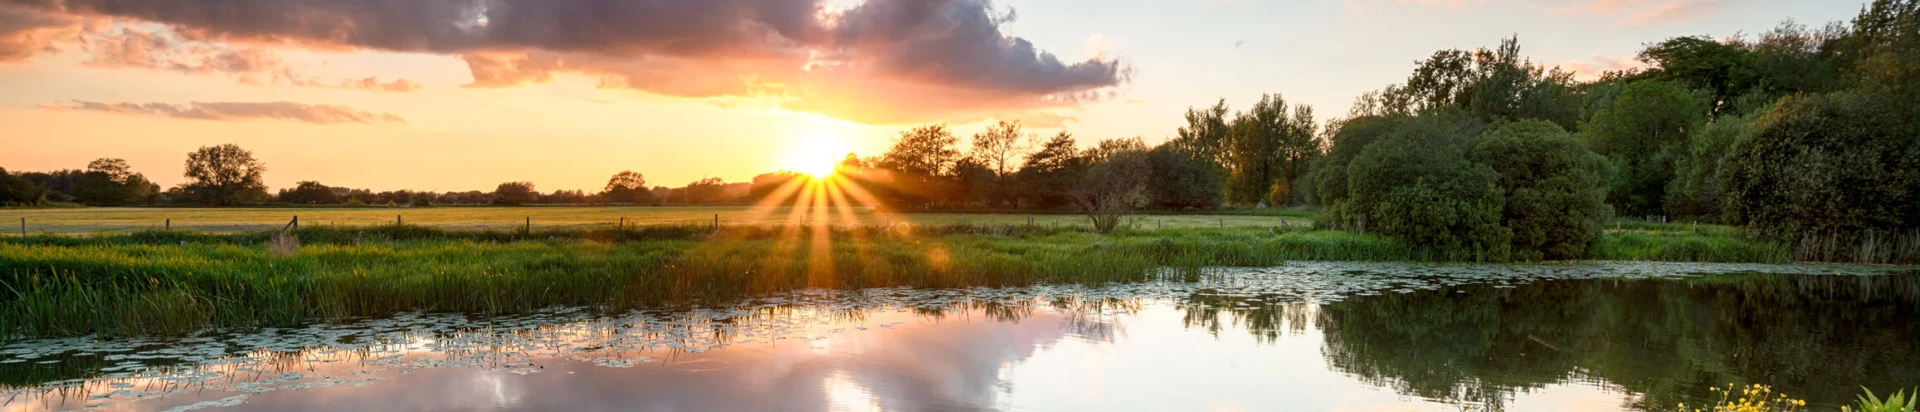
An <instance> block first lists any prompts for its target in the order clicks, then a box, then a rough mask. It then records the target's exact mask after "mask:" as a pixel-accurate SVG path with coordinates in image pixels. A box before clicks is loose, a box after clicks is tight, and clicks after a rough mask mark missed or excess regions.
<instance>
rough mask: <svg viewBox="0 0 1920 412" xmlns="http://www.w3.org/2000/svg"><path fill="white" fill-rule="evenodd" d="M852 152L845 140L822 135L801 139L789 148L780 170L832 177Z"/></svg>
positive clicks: (817, 176) (816, 176) (818, 176)
mask: <svg viewBox="0 0 1920 412" xmlns="http://www.w3.org/2000/svg"><path fill="white" fill-rule="evenodd" d="M850 152H851V148H850V147H849V145H848V144H847V142H846V139H844V138H839V137H832V136H821V135H816V136H810V137H801V138H797V139H795V140H794V142H793V144H792V145H791V146H790V147H788V149H787V153H786V156H785V158H784V159H782V160H781V162H780V168H781V169H784V170H789V171H794V172H800V173H806V174H807V175H808V176H813V177H815V178H823V177H827V176H829V175H832V174H833V172H834V169H836V168H837V166H839V164H840V160H841V159H842V157H843V156H846V154H847V153H850Z"/></svg>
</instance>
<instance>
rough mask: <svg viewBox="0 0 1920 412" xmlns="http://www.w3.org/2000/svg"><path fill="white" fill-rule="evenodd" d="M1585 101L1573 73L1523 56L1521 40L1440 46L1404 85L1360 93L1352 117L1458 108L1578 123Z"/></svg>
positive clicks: (1483, 116) (1489, 116) (1487, 117)
mask: <svg viewBox="0 0 1920 412" xmlns="http://www.w3.org/2000/svg"><path fill="white" fill-rule="evenodd" d="M1581 103H1582V99H1581V98H1580V96H1579V90H1578V87H1577V84H1576V82H1575V81H1574V80H1573V74H1572V73H1570V72H1566V71H1563V70H1560V69H1559V68H1558V67H1554V68H1547V67H1545V66H1542V65H1539V64H1535V63H1533V62H1532V61H1530V60H1527V59H1526V58H1524V57H1521V56H1520V41H1519V39H1518V38H1513V37H1509V38H1505V39H1501V40H1500V46H1499V47H1496V48H1494V49H1485V48H1482V49H1477V50H1473V51H1465V50H1441V51H1438V52H1434V54H1433V56H1431V57H1429V58H1427V59H1426V60H1421V61H1420V62H1419V65H1418V66H1417V67H1416V68H1415V69H1414V72H1413V75H1411V76H1409V77H1408V78H1407V81H1406V83H1405V84H1404V85H1393V86H1388V87H1387V88H1386V90H1382V91H1379V92H1374V93H1367V94H1364V95H1361V97H1360V99H1359V100H1358V101H1356V102H1354V110H1353V113H1352V116H1353V117H1361V116H1386V115H1402V116H1404V115H1413V114H1417V113H1421V112H1426V111H1431V110H1436V109H1440V108H1447V107H1451V108H1456V109H1459V110H1461V111H1463V112H1465V113H1467V114H1468V115H1471V116H1473V117H1475V118H1478V119H1480V120H1481V121H1483V122H1492V121H1498V120H1516V119H1541V120H1546V121H1550V122H1553V123H1554V124H1557V125H1560V127H1562V128H1566V129H1569V130H1572V129H1574V128H1575V127H1578V126H1579V117H1580V105H1581Z"/></svg>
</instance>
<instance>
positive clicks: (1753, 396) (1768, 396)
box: [1679, 383, 1807, 412]
mask: <svg viewBox="0 0 1920 412" xmlns="http://www.w3.org/2000/svg"><path fill="white" fill-rule="evenodd" d="M1712 390H1713V392H1714V393H1715V394H1718V395H1719V396H1720V399H1719V400H1718V401H1715V402H1714V403H1713V404H1712V405H1707V408H1706V409H1699V408H1694V409H1688V408H1687V404H1685V403H1682V404H1680V408H1679V410H1681V411H1693V412H1793V411H1798V410H1802V409H1801V408H1805V407H1806V406H1807V401H1804V400H1799V399H1794V398H1792V397H1789V396H1787V394H1784V393H1774V392H1773V387H1771V386H1767V385H1761V384H1758V383H1756V384H1753V385H1752V386H1746V387H1736V386H1733V384H1731V383H1729V384H1727V387H1725V388H1720V387H1715V388H1712ZM1734 392H1739V394H1735V393H1734Z"/></svg>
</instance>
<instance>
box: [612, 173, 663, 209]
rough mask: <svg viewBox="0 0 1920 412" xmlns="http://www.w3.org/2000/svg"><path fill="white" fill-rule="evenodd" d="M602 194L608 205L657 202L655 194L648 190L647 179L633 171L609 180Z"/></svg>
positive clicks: (615, 175) (618, 174)
mask: <svg viewBox="0 0 1920 412" xmlns="http://www.w3.org/2000/svg"><path fill="white" fill-rule="evenodd" d="M600 194H601V196H603V197H604V198H605V199H606V201H607V202H608V203H631V204H651V203H653V202H654V201H655V200H656V199H654V197H653V192H652V191H649V190H647V177H646V176H643V175H641V174H640V173H638V172H634V171H632V170H624V171H621V172H620V173H616V174H614V175H613V177H612V178H610V179H607V187H606V188H605V189H602V190H601V192H600Z"/></svg>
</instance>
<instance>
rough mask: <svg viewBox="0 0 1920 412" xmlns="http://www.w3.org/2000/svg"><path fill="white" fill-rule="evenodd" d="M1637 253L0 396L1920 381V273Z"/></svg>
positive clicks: (1042, 292)
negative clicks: (1654, 263) (1567, 262)
mask: <svg viewBox="0 0 1920 412" xmlns="http://www.w3.org/2000/svg"><path fill="white" fill-rule="evenodd" d="M1635 267H1638V266H1629V267H1627V268H1624V269H1623V268H1621V267H1620V266H1619V265H1603V266H1590V267H1583V266H1550V267H1519V268H1516V267H1482V266H1475V267H1462V266H1440V267H1427V266H1419V267H1415V266H1400V267H1394V266H1391V265H1374V266H1361V267H1357V268H1356V267H1345V266H1336V267H1329V266H1325V265H1321V266H1313V265H1306V266H1298V267H1290V268H1274V269H1253V270H1236V271H1225V272H1220V273H1215V274H1213V275H1212V276H1209V277H1208V279H1207V280H1206V281H1203V282H1199V283H1164V284H1134V285H1114V286H1107V287H1073V286H1053V287H1047V286H1043V287H1031V288H1012V289H985V288H976V289H951V290H947V289H943V290H906V289H878V290H868V291H863V292H857V293H828V292H806V293H796V294H793V295H789V296H780V297H768V298H764V299H757V300H753V301H748V302H743V303H741V304H739V305H736V306H730V307H725V308H708V309H695V310H684V311H660V312H636V313H627V314H621V315H618V316H598V315H592V314H589V313H587V312H586V311H583V310H578V309H556V310H552V311H548V312H545V313H540V314H535V315H530V316H520V317H511V318H500V319H477V318H468V317H464V316H457V315H407V316H400V317H395V318H392V319H380V320H370V321H365V322H358V323H353V324H346V325H316V326H314V327H309V328H301V329H292V330H271V331H262V332H258V333H244V334H231V335H210V336H205V337H197V338H190V339H184V340H173V341H161V340H115V341H95V340H90V339H66V340H48V341H36V342H27V343H15V344H11V345H7V346H5V347H0V388H4V389H6V390H7V391H9V392H10V393H8V394H7V401H6V403H5V404H4V406H0V410H9V411H11V410H60V409H80V408H97V409H101V410H129V411H131V410H169V409H173V408H215V407H219V408H225V409H223V410H291V411H299V410H351V409H366V410H392V409H410V410H563V409H564V410H578V409H608V410H909V411H912V410H943V411H944V410H962V411H965V410H1061V409H1123V410H1169V409H1178V410H1193V409H1215V410H1272V409H1293V410H1341V409H1345V410H1377V409H1401V410H1460V409H1470V410H1504V409H1516V410H1538V409H1653V408H1659V407H1665V406H1668V405H1672V404H1674V403H1676V402H1682V401H1686V402H1689V403H1697V402H1698V401H1699V400H1700V399H1704V398H1705V397H1706V396H1707V395H1708V393H1706V392H1705V389H1706V388H1708V387H1710V386H1713V385H1721V384H1725V383H1728V382H1740V383H1745V382H1767V383H1771V384H1774V385H1775V387H1776V388H1777V389H1778V390H1781V391H1784V392H1787V393H1791V394H1793V395H1795V396H1798V397H1802V398H1806V399H1808V400H1809V401H1810V402H1815V403H1825V404H1828V405H1833V404H1837V403H1838V402H1844V401H1847V400H1849V399H1851V397H1852V395H1853V394H1854V393H1855V391H1856V390H1857V389H1858V385H1867V386H1869V387H1874V388H1894V387H1901V386H1913V385H1915V384H1916V383H1920V358H1916V355H1920V344H1916V342H1915V339H1914V336H1916V332H1920V330H1916V328H1917V327H1920V320H1916V319H1920V316H1916V315H1920V276H1917V275H1914V274H1910V273H1906V274H1892V275H1877V276H1855V275H1806V274H1781V273H1790V272H1795V271H1800V272H1811V273H1823V272H1832V270H1829V269H1830V268H1806V267H1774V268H1764V269H1766V270H1758V272H1779V273H1751V272H1755V271H1756V270H1744V271H1745V272H1750V273H1742V274H1737V275H1690V274H1693V273H1701V271H1702V269H1727V268H1726V267H1714V266H1709V267H1705V268H1702V267H1698V266H1671V267H1664V268H1662V269H1665V270H1659V271H1646V270H1639V271H1636V270H1638V269H1634V268H1635ZM1742 268H1746V269H1752V268H1750V267H1744V266H1742ZM1641 269H1644V267H1641ZM1788 269H1792V270H1788ZM1856 269H1857V268H1856Z"/></svg>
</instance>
